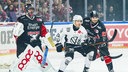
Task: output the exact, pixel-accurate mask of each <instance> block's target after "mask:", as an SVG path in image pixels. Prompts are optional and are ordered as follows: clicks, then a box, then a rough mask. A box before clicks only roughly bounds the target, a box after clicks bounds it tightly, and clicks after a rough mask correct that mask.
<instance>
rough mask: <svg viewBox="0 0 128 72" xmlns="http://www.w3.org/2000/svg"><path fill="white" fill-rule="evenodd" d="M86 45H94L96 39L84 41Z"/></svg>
mask: <svg viewBox="0 0 128 72" xmlns="http://www.w3.org/2000/svg"><path fill="white" fill-rule="evenodd" d="M86 42H87V44H95V43H96V39H95V38H88V39H87V40H86Z"/></svg>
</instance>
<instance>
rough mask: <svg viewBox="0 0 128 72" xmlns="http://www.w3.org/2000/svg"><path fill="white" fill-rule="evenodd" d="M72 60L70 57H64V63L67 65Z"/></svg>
mask: <svg viewBox="0 0 128 72" xmlns="http://www.w3.org/2000/svg"><path fill="white" fill-rule="evenodd" d="M71 61H72V58H71V57H66V58H65V64H66V65H68V64H69V63H70V62H71Z"/></svg>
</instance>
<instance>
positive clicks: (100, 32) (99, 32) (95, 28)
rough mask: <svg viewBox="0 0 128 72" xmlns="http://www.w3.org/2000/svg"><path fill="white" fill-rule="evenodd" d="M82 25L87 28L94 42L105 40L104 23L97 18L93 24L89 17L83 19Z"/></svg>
mask: <svg viewBox="0 0 128 72" xmlns="http://www.w3.org/2000/svg"><path fill="white" fill-rule="evenodd" d="M82 25H83V27H84V28H85V29H86V30H87V33H88V35H89V36H90V37H93V38H94V37H95V38H96V42H102V41H106V40H107V39H108V38H107V33H106V28H105V26H104V24H103V23H102V22H101V21H100V20H98V22H97V23H96V24H93V23H92V22H91V20H90V18H89V17H86V18H84V19H83V24H82Z"/></svg>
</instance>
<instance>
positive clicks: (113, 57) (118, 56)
mask: <svg viewBox="0 0 128 72" xmlns="http://www.w3.org/2000/svg"><path fill="white" fill-rule="evenodd" d="M122 55H123V54H119V55H117V56H109V57H110V58H112V59H117V58H120V57H121V56H122Z"/></svg>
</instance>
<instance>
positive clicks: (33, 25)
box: [13, 4, 55, 58]
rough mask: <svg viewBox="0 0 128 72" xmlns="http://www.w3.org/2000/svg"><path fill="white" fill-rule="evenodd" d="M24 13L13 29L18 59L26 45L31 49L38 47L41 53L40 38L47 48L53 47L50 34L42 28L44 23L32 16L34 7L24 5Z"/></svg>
mask: <svg viewBox="0 0 128 72" xmlns="http://www.w3.org/2000/svg"><path fill="white" fill-rule="evenodd" d="M26 12H27V13H26V14H25V15H22V16H20V17H19V18H18V19H17V22H16V24H15V27H14V29H13V34H14V37H15V38H16V46H17V52H16V53H17V54H16V55H17V57H18V58H19V56H20V55H21V54H22V53H23V52H24V51H25V50H26V47H27V46H28V45H31V47H33V48H34V47H36V46H38V47H39V48H40V50H41V51H43V50H42V46H41V40H40V37H44V39H45V41H46V42H45V43H46V46H47V47H48V48H49V47H55V44H54V42H53V40H52V38H51V36H50V33H49V32H47V30H46V27H45V26H44V22H43V21H42V19H41V18H40V17H37V16H35V15H34V7H33V6H32V5H31V4H27V5H26ZM38 54H39V53H38Z"/></svg>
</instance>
